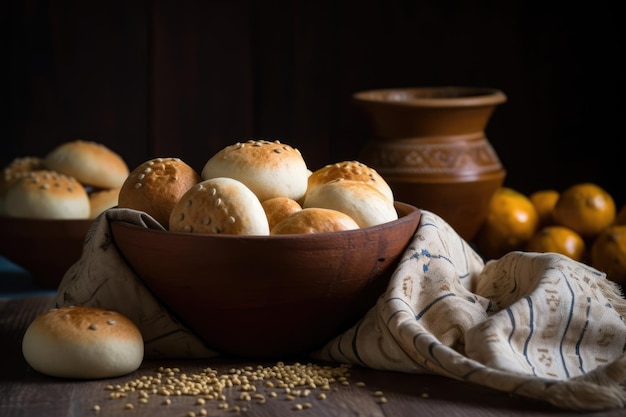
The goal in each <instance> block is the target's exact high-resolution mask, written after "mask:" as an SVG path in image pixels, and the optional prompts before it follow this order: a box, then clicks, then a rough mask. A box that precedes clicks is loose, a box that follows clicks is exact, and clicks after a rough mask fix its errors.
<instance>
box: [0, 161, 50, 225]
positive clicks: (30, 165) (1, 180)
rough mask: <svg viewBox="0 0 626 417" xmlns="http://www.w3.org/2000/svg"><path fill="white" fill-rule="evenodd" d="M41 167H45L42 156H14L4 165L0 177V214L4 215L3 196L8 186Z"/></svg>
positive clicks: (41, 168)
mask: <svg viewBox="0 0 626 417" xmlns="http://www.w3.org/2000/svg"><path fill="white" fill-rule="evenodd" d="M43 169H45V165H44V162H43V158H40V157H37V156H25V157H21V158H15V159H14V160H13V161H11V162H10V163H9V164H8V165H7V166H5V167H4V169H3V170H2V177H0V216H5V215H6V210H5V208H4V198H5V195H6V192H7V190H8V189H9V187H10V186H11V185H13V184H14V183H15V182H16V181H17V180H18V179H19V178H21V177H24V176H26V174H28V173H29V172H31V171H39V170H43Z"/></svg>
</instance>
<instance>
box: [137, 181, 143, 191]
mask: <svg viewBox="0 0 626 417" xmlns="http://www.w3.org/2000/svg"><path fill="white" fill-rule="evenodd" d="M141 187H143V184H142V183H140V182H138V183H136V184H135V189H139V188H141Z"/></svg>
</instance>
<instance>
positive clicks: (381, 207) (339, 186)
mask: <svg viewBox="0 0 626 417" xmlns="http://www.w3.org/2000/svg"><path fill="white" fill-rule="evenodd" d="M302 206H303V207H304V208H308V207H323V208H329V209H333V210H337V211H341V212H343V213H346V214H347V215H348V216H350V217H352V218H353V219H354V220H355V221H356V222H357V224H358V225H359V227H361V228H365V227H370V226H375V225H377V224H382V223H387V222H390V221H393V220H397V219H398V213H397V212H396V209H395V207H394V205H393V203H392V202H391V201H389V199H388V198H387V197H385V195H383V193H381V192H380V191H378V189H376V188H374V187H373V186H371V185H369V184H366V183H364V182H361V181H354V180H344V179H336V180H333V181H330V182H327V183H325V184H322V185H320V186H318V187H316V188H314V189H313V190H311V192H309V193H307V195H306V198H305V200H304V203H303V205H302Z"/></svg>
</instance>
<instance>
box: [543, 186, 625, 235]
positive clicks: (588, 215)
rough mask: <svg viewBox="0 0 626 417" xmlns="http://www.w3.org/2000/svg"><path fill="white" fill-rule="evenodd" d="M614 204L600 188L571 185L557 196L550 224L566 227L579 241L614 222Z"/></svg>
mask: <svg viewBox="0 0 626 417" xmlns="http://www.w3.org/2000/svg"><path fill="white" fill-rule="evenodd" d="M615 210H616V209H615V201H614V200H613V197H611V195H610V194H609V193H608V192H606V191H605V190H604V189H603V188H602V187H600V186H598V185H597V184H593V183H589V182H586V183H579V184H574V185H572V186H570V187H569V188H567V189H566V190H564V191H563V192H561V195H560V197H559V199H558V200H557V202H556V204H555V206H554V211H553V218H554V223H555V224H558V225H560V226H565V227H569V228H570V229H572V230H574V231H575V232H576V233H578V234H579V235H581V236H582V237H583V239H589V238H593V237H595V236H596V235H597V234H598V233H600V232H601V231H602V230H603V229H604V228H606V227H608V226H609V225H611V224H612V223H613V221H614V220H615Z"/></svg>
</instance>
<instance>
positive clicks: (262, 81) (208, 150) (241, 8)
mask: <svg viewBox="0 0 626 417" xmlns="http://www.w3.org/2000/svg"><path fill="white" fill-rule="evenodd" d="M552 3H555V4H552ZM0 4H1V6H0V16H1V17H0V19H1V22H0V23H1V25H2V30H3V36H2V41H1V42H2V45H1V48H2V61H3V62H2V68H3V69H4V76H3V83H2V84H3V91H2V101H3V102H2V104H3V107H4V109H5V110H4V111H3V112H0V113H1V114H2V120H0V126H1V129H2V131H1V132H0V134H1V137H2V148H1V149H2V153H1V158H0V164H2V165H5V164H7V163H9V162H10V161H11V160H12V159H13V158H15V157H18V156H27V155H41V156H43V155H45V154H46V153H47V152H48V151H50V150H51V149H52V148H53V147H54V146H56V145H58V144H60V143H62V142H65V141H69V140H74V139H78V138H81V139H88V140H93V141H97V142H101V143H103V144H105V145H107V146H108V147H110V148H111V149H113V150H114V151H116V152H118V153H119V154H120V155H122V156H123V157H124V159H125V160H126V161H127V163H128V165H129V168H131V169H132V168H134V167H135V166H136V165H139V164H140V163H141V162H143V161H145V160H147V159H149V158H153V157H155V156H178V157H180V158H182V159H183V160H185V161H186V162H188V163H189V164H190V165H192V166H193V167H195V168H196V169H198V170H201V169H202V167H203V166H204V163H205V162H206V161H207V160H208V159H209V158H210V157H211V156H212V155H213V154H214V153H215V152H217V151H218V150H219V149H221V148H223V147H224V146H226V145H230V144H232V143H235V142H237V141H241V140H246V139H248V138H265V139H280V140H282V141H283V142H286V143H288V144H291V145H293V146H295V147H298V148H299V149H300V150H301V151H302V153H303V155H304V157H305V160H306V161H307V162H308V164H309V168H311V169H312V170H314V169H317V168H318V167H320V166H322V165H323V164H326V163H329V162H337V161H340V160H344V159H354V158H356V156H357V153H358V151H359V150H360V149H361V147H362V146H363V144H364V143H365V136H366V131H365V130H364V127H363V125H362V123H360V122H359V120H360V119H359V115H358V114H357V109H355V107H354V105H353V103H352V102H351V95H352V94H353V93H355V92H357V91H361V90H368V89H376V88H388V87H412V86H434V85H468V86H484V87H495V88H499V89H501V90H502V91H503V92H504V93H505V94H506V95H507V96H508V101H507V103H505V104H504V105H502V106H500V107H498V109H497V110H496V112H495V113H494V115H493V116H492V119H491V121H490V123H489V125H488V126H487V130H486V133H487V136H488V138H489V139H490V141H491V142H492V144H493V146H494V148H495V150H496V152H497V153H498V155H499V156H500V159H501V160H502V163H503V165H504V166H505V168H506V169H507V177H506V180H505V185H509V186H511V187H514V188H516V189H518V190H520V191H522V192H525V193H530V192H532V191H535V190H537V189H543V188H556V189H558V190H562V189H564V188H565V187H567V186H569V185H571V184H573V183H576V182H582V181H591V182H595V183H597V184H599V185H601V186H603V187H604V188H605V189H606V190H607V191H609V192H610V193H611V194H612V195H613V196H614V197H615V199H616V202H617V203H618V204H622V203H624V202H626V187H624V186H623V180H624V168H623V161H624V157H623V155H624V154H623V153H620V151H619V150H618V146H619V143H620V141H622V140H623V139H624V137H623V133H622V131H621V129H620V128H621V126H622V119H623V112H622V107H623V106H622V104H621V100H620V98H621V91H622V89H623V86H622V74H623V67H622V66H621V61H622V51H621V45H622V39H623V30H622V29H621V28H619V27H618V19H619V18H620V16H621V15H620V14H619V13H618V12H617V9H616V8H608V7H605V6H603V5H602V2H594V3H589V2H567V3H565V2H528V1H496V0H494V1H474V2H468V1H460V0H459V1H452V0H451V1H436V0H428V1H419V0H414V1H400V0H361V1H341V0H337V1H330V0H317V1H304V0H303V1H291V2H280V1H251V0H248V1H245V0H226V1H208V0H206V1H184V0H183V1H159V0H154V1H148V0H143V1H134V0H129V1H82V0H75V1H42V0H39V1H37V0H27V1H17V0H1V1H0Z"/></svg>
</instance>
